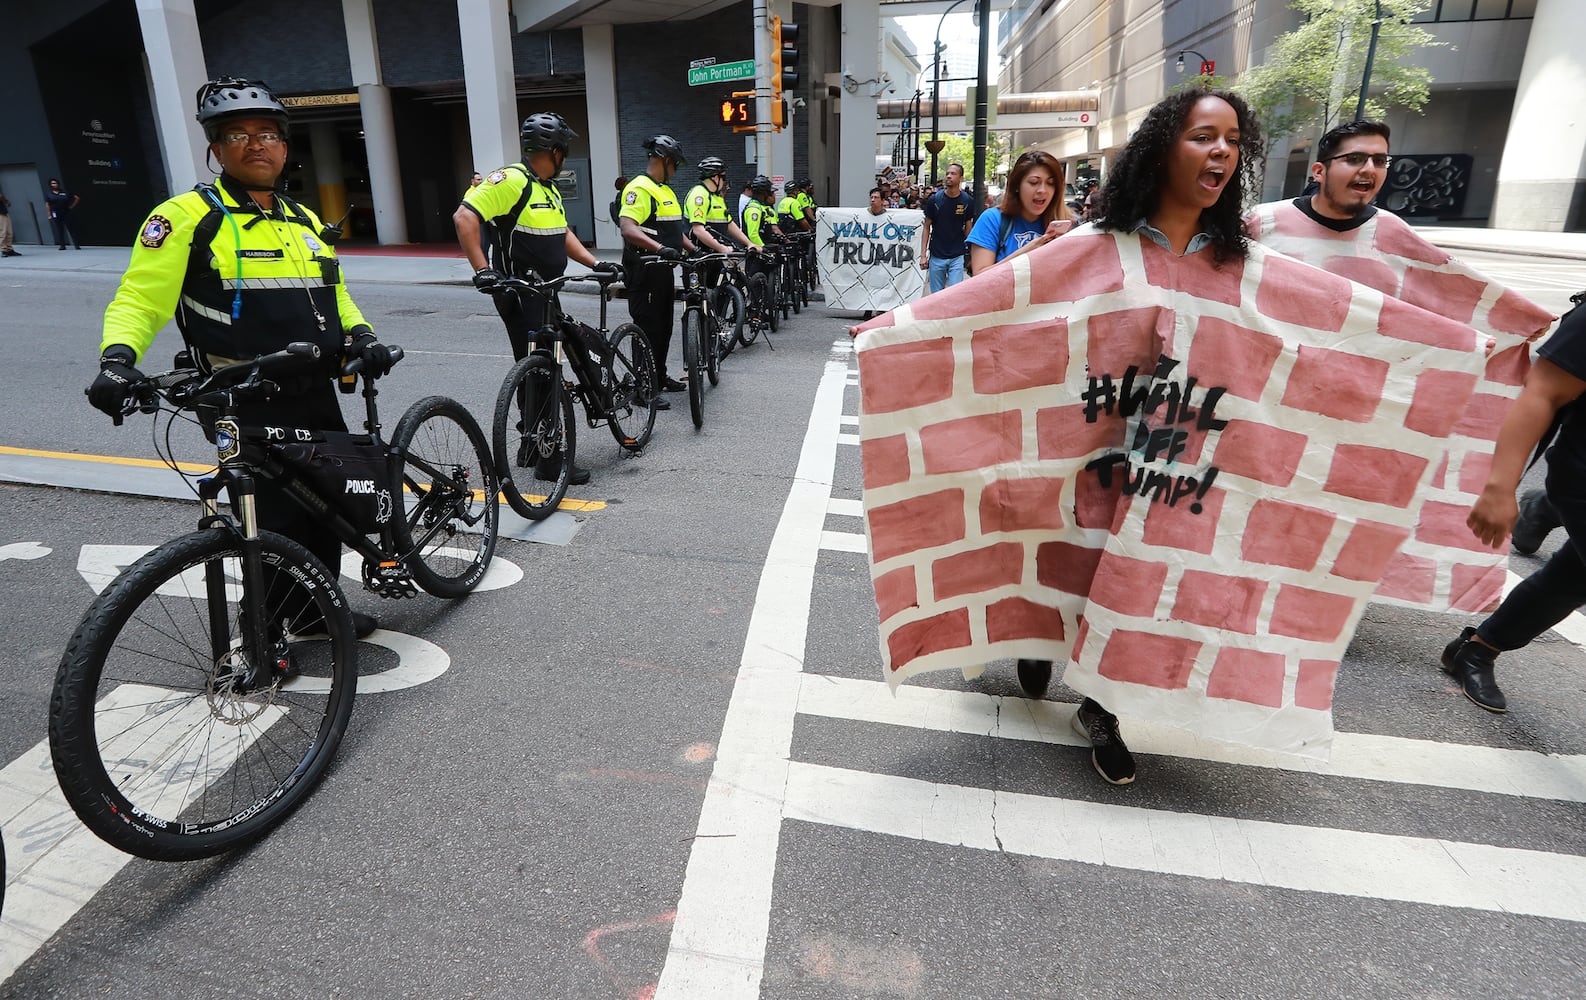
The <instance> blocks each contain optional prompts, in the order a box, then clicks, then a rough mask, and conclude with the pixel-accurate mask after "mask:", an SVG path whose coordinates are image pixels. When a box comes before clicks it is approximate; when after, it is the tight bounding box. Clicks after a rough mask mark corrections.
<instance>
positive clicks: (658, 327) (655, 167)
mask: <svg viewBox="0 0 1586 1000" xmlns="http://www.w3.org/2000/svg"><path fill="white" fill-rule="evenodd" d="M644 152H645V155H646V156H647V157H648V158H649V159H648V163H647V164H646V166H645V170H644V173H642V174H640V175H638V176H637V177H635V178H634V179H633V180H631V181H629V182H628V186H627V187H625V188H623V189H622V199H621V200H622V210H621V212H620V213H619V215H618V220H619V225H621V227H622V239H623V241H624V244H625V245H624V246H623V248H622V268H623V271H624V272H625V273H626V275H627V278H626V282H627V286H628V313H629V315H631V316H632V317H633V321H634V322H635V323H637V324H638V325H639V328H640V329H641V330H643V331H644V335H645V336H646V337H648V338H649V340H650V348H651V351H652V352H653V353H654V355H655V371H656V374H657V375H658V376H660V379H661V388H663V389H665V390H666V391H667V392H682V391H683V383H682V382H680V381H678V380H677V379H675V378H672V377H671V376H670V375H667V374H666V354H667V350H668V348H670V347H671V345H672V287H673V286H672V269H671V268H670V267H667V266H665V265H650V266H645V265H643V264H641V263H640V262H639V257H640V255H642V254H654V255H657V256H660V257H662V258H663V259H665V260H681V259H682V257H683V254H684V253H685V252H686V251H690V250H693V249H694V244H693V243H692V242H691V241H690V240H689V238H688V235H687V233H688V229H687V223H685V222H684V220H683V206H682V205H681V204H679V203H678V200H677V195H676V194H675V193H673V191H672V189H671V188H670V187H668V186H667V182H668V181H670V180H671V179H672V176H673V175H674V174H676V173H677V171H678V168H680V167H681V166H682V165H683V163H684V157H683V147H682V144H680V143H679V142H678V141H677V140H676V139H674V138H672V137H671V136H669V135H653V136H651V137H650V138H648V139H646V140H644Z"/></svg>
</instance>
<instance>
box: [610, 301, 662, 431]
mask: <svg viewBox="0 0 1586 1000" xmlns="http://www.w3.org/2000/svg"><path fill="white" fill-rule="evenodd" d="M608 381H609V382H610V388H611V413H610V416H609V417H608V418H607V420H606V425H607V426H608V427H610V428H611V436H612V437H614V438H616V439H617V444H619V445H621V446H622V447H623V448H625V449H627V450H628V451H631V452H637V451H639V450H641V449H642V448H643V447H644V446H645V444H646V443H647V442H648V441H649V440H650V432H651V431H652V430H653V429H654V428H655V401H656V399H657V398H658V397H659V393H660V388H661V380H660V378H659V377H657V376H656V374H655V355H654V354H653V353H652V352H651V351H650V341H649V339H648V338H647V337H645V335H644V331H643V330H641V329H640V328H639V326H638V324H637V323H624V324H622V325H621V326H619V327H617V328H616V329H615V330H613V331H612V332H611V372H610V374H609V376H608Z"/></svg>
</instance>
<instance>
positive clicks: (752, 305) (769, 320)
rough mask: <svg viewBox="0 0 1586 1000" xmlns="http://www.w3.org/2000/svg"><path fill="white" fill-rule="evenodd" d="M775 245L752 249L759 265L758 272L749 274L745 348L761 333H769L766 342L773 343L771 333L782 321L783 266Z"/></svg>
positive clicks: (743, 338) (742, 340)
mask: <svg viewBox="0 0 1586 1000" xmlns="http://www.w3.org/2000/svg"><path fill="white" fill-rule="evenodd" d="M774 246H775V245H774V244H772V245H769V246H765V247H757V248H754V249H751V250H750V251H749V252H750V254H751V255H752V256H753V257H754V258H755V259H756V261H757V262H759V266H757V267H755V268H753V269H752V270H753V271H754V273H752V274H750V275H749V277H748V292H747V293H746V296H745V304H744V323H743V333H742V335H741V336H740V337H739V338H738V339H739V343H741V344H742V345H743V346H744V347H748V346H749V345H750V344H752V343H754V342H755V340H756V339H757V338H759V336H760V335H761V334H765V338H766V345H767V346H770V344H771V334H773V333H775V332H776V330H777V328H778V327H779V326H780V325H781V322H782V321H781V319H780V316H779V313H778V311H777V307H776V301H777V287H778V285H777V275H778V271H779V267H778V265H777V258H776V255H775V254H776V251H775V249H774Z"/></svg>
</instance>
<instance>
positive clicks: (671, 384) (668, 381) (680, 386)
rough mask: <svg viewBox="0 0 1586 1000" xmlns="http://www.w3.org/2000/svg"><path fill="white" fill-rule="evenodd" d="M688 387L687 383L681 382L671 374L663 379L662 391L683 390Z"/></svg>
mask: <svg viewBox="0 0 1586 1000" xmlns="http://www.w3.org/2000/svg"><path fill="white" fill-rule="evenodd" d="M687 388H688V385H687V383H684V382H679V381H678V380H677V379H675V378H673V377H672V376H670V375H668V376H667V377H666V378H663V379H662V380H661V391H663V392H682V391H683V390H685V389H687Z"/></svg>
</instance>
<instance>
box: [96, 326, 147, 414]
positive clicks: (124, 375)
mask: <svg viewBox="0 0 1586 1000" xmlns="http://www.w3.org/2000/svg"><path fill="white" fill-rule="evenodd" d="M137 358H138V356H137V355H136V354H135V353H133V350H132V348H130V347H126V346H124V345H122V344H111V345H110V346H109V347H107V348H105V353H104V354H103V355H101V356H100V358H99V375H98V377H96V378H95V379H94V384H93V385H90V386H89V387H88V389H87V393H88V402H90V403H91V404H93V407H94V409H96V410H99V411H100V412H101V413H105V414H108V415H109V416H110V417H111V418H112V419H114V420H115V422H116V423H117V424H120V423H121V415H122V414H123V413H125V412H126V409H127V401H128V400H129V399H131V398H132V394H133V390H132V387H133V385H135V384H136V383H138V382H141V381H143V373H142V372H140V371H138V370H137V369H136V368H134V367H133V366H132V362H134V361H136V360H137Z"/></svg>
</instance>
